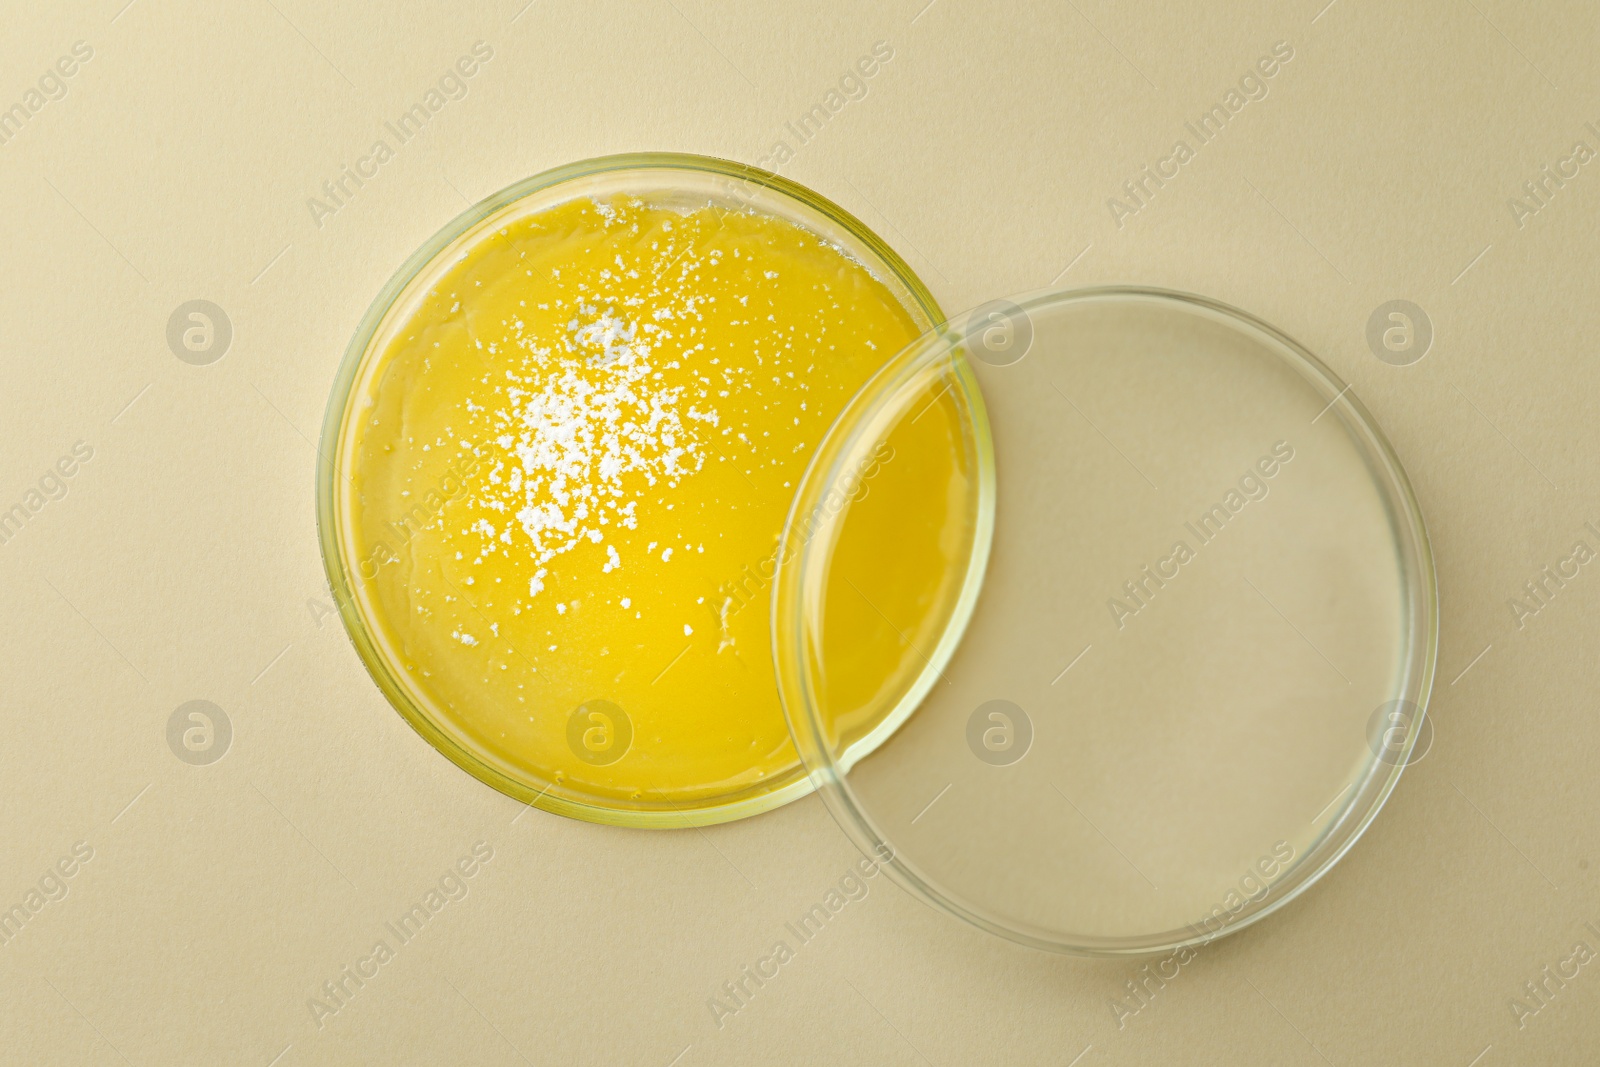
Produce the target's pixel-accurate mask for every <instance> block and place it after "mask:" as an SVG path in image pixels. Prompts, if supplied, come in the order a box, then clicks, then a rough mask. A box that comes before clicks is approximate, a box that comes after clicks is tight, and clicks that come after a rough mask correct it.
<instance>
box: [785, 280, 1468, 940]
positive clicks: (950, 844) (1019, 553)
mask: <svg viewBox="0 0 1600 1067" xmlns="http://www.w3.org/2000/svg"><path fill="white" fill-rule="evenodd" d="M930 410H937V411H938V412H940V413H941V415H940V417H941V418H946V420H947V421H948V422H949V424H950V426H951V427H953V429H952V432H950V433H945V434H940V433H928V432H918V429H917V425H918V423H919V421H921V422H923V423H924V425H925V423H926V420H925V419H924V416H925V415H926V414H927V413H928V412H929V411H930ZM889 454H892V455H893V456H894V461H893V463H889V464H881V465H880V466H881V469H879V468H878V467H874V468H873V469H874V470H875V471H876V472H877V473H876V477H877V479H878V481H877V483H875V486H876V485H877V484H887V481H888V480H892V479H896V478H899V479H904V480H906V481H905V483H904V484H903V485H902V487H901V488H902V490H904V489H905V487H906V486H913V485H914V486H915V489H916V491H920V492H927V493H938V494H943V495H944V496H945V497H946V498H948V509H947V517H948V521H946V522H944V523H943V524H939V523H928V522H926V521H920V522H915V523H914V522H911V521H909V520H908V521H899V520H897V518H896V514H895V512H894V510H893V507H892V501H893V500H894V499H895V493H894V492H885V493H877V492H871V493H866V494H863V493H861V492H859V491H858V487H859V483H860V479H861V472H862V471H863V470H864V469H866V468H867V467H868V466H869V465H870V464H871V463H872V458H873V457H879V458H881V457H882V456H884V455H889ZM930 472H931V473H930ZM916 479H921V480H922V481H921V482H920V483H919V482H916ZM875 501H877V502H878V503H875ZM930 554H931V555H932V556H936V557H937V558H940V559H942V560H943V561H945V567H944V580H943V581H942V582H940V583H935V584H933V585H930V586H928V588H927V589H926V590H925V595H924V596H923V598H922V600H921V604H922V607H923V609H924V610H925V611H926V612H927V613H928V615H929V616H930V617H933V618H935V619H936V621H937V623H938V625H937V626H935V627H933V628H932V629H929V628H928V627H926V626H920V627H919V626H917V625H914V620H910V619H903V620H896V619H893V618H889V617H888V616H887V615H885V614H884V613H883V612H882V611H879V610H878V607H877V606H876V605H871V604H863V600H864V595H863V594H862V592H861V590H860V588H859V585H858V584H857V583H855V582H852V581H850V580H848V576H849V574H850V573H851V568H859V566H860V560H862V559H865V558H871V559H876V560H879V561H881V564H880V565H882V566H889V567H892V566H894V565H895V561H896V560H898V559H899V558H901V557H907V558H912V557H914V558H918V559H924V560H925V559H927V558H930ZM779 559H780V566H779V571H778V578H777V593H776V596H775V598H774V608H773V610H774V624H773V642H774V648H773V650H774V658H775V661H776V664H777V668H778V671H777V673H778V684H779V689H780V694H781V697H782V700H783V704H784V708H785V714H786V715H787V716H788V719H789V725H790V729H791V731H792V732H793V735H794V738H795V742H796V745H797V746H798V748H799V751H800V754H801V757H802V759H803V760H804V762H805V764H806V767H807V769H808V771H809V772H810V774H811V776H812V778H813V780H814V782H815V783H816V785H817V786H818V788H819V790H820V792H821V793H822V795H823V797H824V799H825V801H826V803H827V805H828V807H829V809H830V810H831V811H832V813H833V814H834V816H835V817H836V819H837V820H838V822H839V823H840V825H841V826H842V827H843V828H844V829H845V831H846V833H847V834H849V836H850V837H851V838H852V839H853V840H854V841H855V842H856V844H857V845H858V846H859V847H860V848H861V849H862V850H863V851H864V852H866V853H868V854H869V855H872V856H874V857H875V858H877V859H879V860H883V861H884V866H885V868H886V869H887V870H888V871H889V872H890V874H891V876H892V877H894V878H895V879H896V880H897V881H898V882H899V883H900V884H901V885H902V886H904V887H905V888H906V889H908V890H909V891H911V892H912V893H913V894H914V895H915V896H917V897H919V898H921V899H922V900H924V901H925V902H927V903H929V904H931V905H933V906H935V907H936V908H939V909H942V910H945V911H948V912H950V913H953V914H954V915H956V916H959V917H961V918H964V919H966V920H968V921H970V922H972V923H974V924H976V925H977V926H979V927H982V928H984V929H986V930H989V931H991V932H993V933H996V934H1000V935H1002V936H1005V937H1008V938H1011V939H1013V940H1015V941H1018V942H1021V943H1023V944H1027V945H1031V946H1034V947H1038V948H1043V949H1051V950H1056V951H1063V952H1070V953H1076V954H1085V955H1120V954H1145V953H1152V952H1157V951H1162V950H1167V949H1172V948H1176V947H1178V946H1182V945H1187V944H1196V943H1200V942H1204V941H1207V940H1210V939H1212V938H1214V937H1217V936H1220V935H1221V934H1224V933H1227V932H1230V931H1233V930H1237V929H1239V928H1241V927H1243V926H1244V925H1246V924H1248V923H1250V922H1253V921H1255V920H1257V919H1259V918H1261V917H1262V916H1264V915H1266V914H1268V913H1270V912H1271V911H1273V910H1275V909H1276V908H1277V907H1279V906H1281V905H1282V904H1284V903H1286V902H1287V901H1288V900H1290V899H1292V898H1293V897H1294V896H1295V895H1297V894H1298V893H1299V892H1301V891H1302V890H1304V889H1305V888H1306V887H1308V886H1309V885H1310V884H1311V883H1312V882H1314V881H1315V880H1316V879H1317V878H1318V877H1319V876H1320V875H1321V874H1323V873H1324V872H1326V871H1327V870H1328V868H1329V867H1330V866H1331V865H1332V864H1333V863H1334V862H1335V861H1337V860H1338V858H1339V857H1340V856H1342V855H1343V854H1344V852H1345V851H1346V850H1347V849H1349V847H1350V846H1351V845H1352V844H1353V843H1354V842H1355V840H1356V838H1357V837H1358V836H1359V835H1360V833H1361V832H1362V831H1363V830H1364V829H1365V828H1366V826H1367V825H1368V824H1369V823H1370V822H1371V820H1372V819H1373V817H1374V816H1375V815H1376V814H1377V812H1378V810H1379V808H1380V807H1381V806H1382V804H1383V802H1384V800H1385V798H1386V797H1387V796H1388V794H1389V792H1390V791H1391V790H1392V789H1393V788H1394V785H1395V783H1396V781H1397V780H1398V778H1399V775H1400V773H1401V771H1402V770H1403V768H1404V767H1405V766H1406V764H1407V763H1408V762H1411V761H1413V760H1415V759H1416V758H1420V756H1421V755H1422V754H1424V753H1425V748H1426V742H1425V741H1424V742H1423V743H1422V744H1419V738H1424V737H1426V736H1429V735H1427V730H1426V727H1427V724H1426V721H1425V719H1424V714H1423V712H1424V708H1425V705H1426V702H1427V698H1428V693H1429V690H1430V688H1431V685H1432V680H1433V671H1434V659H1435V646H1436V643H1437V629H1436V618H1437V594H1436V589H1435V584H1434V573H1433V562H1432V556H1431V553H1430V550H1429V545H1428V538H1427V533H1426V530H1425V528H1424V525H1423V520H1422V516H1421V514H1420V513H1419V511H1418V508H1417V503H1416V500H1415V498H1414V496H1413V494H1412V492H1411V488H1410V486H1409V484H1408V482H1407V480H1406V477H1405V474H1404V472H1403V470H1402V469H1401V466H1400V464H1399V462H1398V460H1397V459H1396V457H1395V455H1394V452H1393V450H1392V449H1391V448H1390V446H1389V444H1388V443H1387V441H1386V440H1385V439H1384V437H1383V435H1382V434H1381V432H1380V431H1379V430H1378V428H1377V426H1376V425H1375V423H1374V422H1373V420H1372V418H1371V416H1370V415H1369V414H1368V413H1367V411H1366V410H1365V409H1364V408H1363V407H1362V405H1361V404H1360V402H1359V401H1358V400H1357V398H1356V397H1355V395H1354V393H1353V392H1352V391H1351V389H1350V387H1349V386H1348V385H1346V384H1345V383H1344V382H1342V381H1340V380H1339V379H1338V378H1337V377H1335V376H1334V375H1333V374H1332V373H1331V372H1330V371H1329V370H1328V368H1327V367H1325V366H1323V364H1322V363H1321V362H1319V361H1318V360H1317V359H1316V358H1315V357H1314V356H1313V355H1312V354H1311V353H1309V352H1308V351H1306V350H1305V349H1304V348H1303V347H1301V346H1300V345H1298V344H1296V343H1295V342H1294V341H1293V340H1291V339H1290V338H1288V337H1286V336H1284V335H1283V334H1282V333H1280V332H1279V331H1277V330H1275V329H1273V328H1272V327H1271V326H1269V325H1267V324H1265V323H1263V322H1261V321H1259V320H1257V319H1255V318H1253V317H1251V316H1250V315H1248V314H1246V313H1244V312H1241V311H1239V310H1237V309H1234V308H1231V307H1228V306H1226V305H1223V304H1220V303H1218V302H1215V301H1212V300H1208V299H1204V298H1201V297H1196V296H1192V295H1188V294H1182V293H1174V292H1168V291H1161V290H1154V289H1138V288H1103V289H1091V290H1078V291H1065V292H1063V291H1051V292H1044V293H1039V294H1032V295H1027V296H1018V297H1015V298H1012V299H1010V300H1002V301H995V302H992V303H989V304H986V305H984V306H982V307H980V308H978V309H976V310H975V311H973V312H971V313H969V314H967V315H964V316H960V317H958V318H957V319H955V320H952V322H951V323H948V324H946V325H944V326H941V327H939V328H938V329H936V330H934V331H932V332H930V333H928V334H926V335H925V336H923V337H922V338H921V339H920V340H918V341H917V342H915V343H913V344H912V345H911V346H910V347H909V348H907V349H906V350H905V351H903V352H901V353H899V354H898V355H897V356H896V357H895V358H894V359H893V360H892V361H891V362H890V363H889V364H888V365H887V366H885V368H884V369H883V370H882V371H881V372H880V373H879V374H878V375H877V376H876V377H875V378H874V379H873V380H872V381H871V382H869V383H868V384H867V386H866V387H864V389H863V390H862V391H861V393H860V394H859V395H858V396H857V397H856V398H855V399H854V400H853V401H852V402H851V404H850V405H849V406H848V407H847V408H846V410H845V411H844V412H843V413H842V414H841V415H840V417H839V419H838V421H837V422H836V423H835V424H834V426H833V428H832V429H831V430H830V432H829V434H828V435H827V437H826V438H825V439H824V441H823V442H822V443H821V445H820V446H819V448H818V451H817V453H816V455H815V457H814V459H813V461H812V464H811V466H810V468H809V470H808V471H807V473H806V476H805V478H804V480H803V481H802V482H801V483H800V485H799V488H798V490H797V492H796V496H795V500H794V504H793V507H792V510H791V513H790V516H789V521H788V525H787V528H786V530H785V534H784V542H783V549H782V551H781V552H780V553H779ZM868 609H871V610H872V611H873V612H876V613H877V615H878V616H880V617H881V618H882V619H883V622H884V623H886V624H887V625H889V626H892V627H894V628H895V629H896V631H897V632H900V633H902V635H903V636H904V637H905V640H906V642H907V643H908V644H911V645H912V646H913V651H914V652H915V653H916V654H917V656H919V657H920V658H921V659H922V660H924V661H925V662H926V663H927V664H928V666H929V668H930V669H928V670H926V671H923V672H922V673H921V674H919V675H918V677H917V678H916V679H915V680H914V681H911V682H908V683H906V685H907V686H908V687H914V688H917V689H919V690H920V691H918V692H881V693H874V694H866V695H863V694H861V693H859V692H857V691H855V690H853V689H851V688H850V687H849V686H845V685H840V684H832V685H830V679H831V678H832V679H837V678H839V677H842V676H843V675H844V674H845V673H846V672H844V671H842V670H841V666H842V665H846V664H847V661H848V659H849V657H850V655H851V649H852V647H853V645H854V638H853V635H854V633H855V630H856V628H858V627H859V626H860V625H861V619H862V618H863V617H865V615H866V614H867V612H868ZM930 633H931V634H932V635H933V636H932V637H931V638H919V637H918V636H917V635H918V634H930ZM918 698H920V699H918ZM880 701H883V702H887V704H886V705H885V706H893V707H903V708H904V709H905V710H904V712H903V713H902V714H900V715H899V717H898V718H897V719H894V718H892V719H891V720H890V721H888V722H885V723H884V724H883V725H882V726H881V727H880V729H881V730H883V731H886V732H890V734H891V736H889V737H888V738H887V739H886V740H883V741H882V744H881V745H879V746H877V747H875V748H874V746H873V745H863V744H862V743H861V738H859V737H856V736H853V735H852V734H851V732H850V729H849V724H850V723H851V722H855V721H876V720H875V719H874V718H873V711H874V706H876V705H877V703H878V702H880ZM869 705H871V706H869ZM874 740H877V739H874ZM864 751H865V752H870V754H868V755H859V753H861V752H864Z"/></svg>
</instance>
